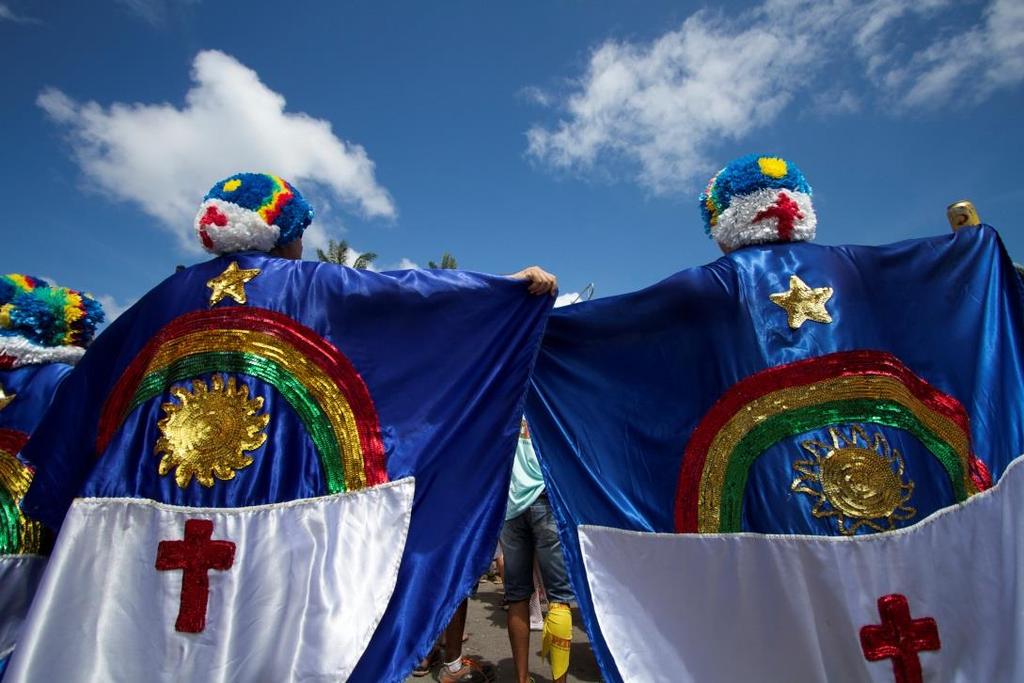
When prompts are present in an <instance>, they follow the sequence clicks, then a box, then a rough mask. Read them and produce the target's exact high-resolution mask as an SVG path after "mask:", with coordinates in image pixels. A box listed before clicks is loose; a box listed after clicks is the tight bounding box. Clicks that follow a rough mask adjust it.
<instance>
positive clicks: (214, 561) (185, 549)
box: [156, 519, 235, 633]
mask: <svg viewBox="0 0 1024 683" xmlns="http://www.w3.org/2000/svg"><path fill="white" fill-rule="evenodd" d="M211 536H213V522H212V521H210V520H208V519H190V520H187V521H186V522H185V539H184V540H182V541H160V545H159V547H158V548H157V551H156V568H157V569H159V570H161V571H169V570H175V569H180V570H182V576H181V603H180V605H179V607H178V620H177V621H176V622H175V623H174V628H175V629H176V630H178V631H181V632H183V633H200V632H202V630H203V629H204V628H206V606H207V603H208V602H209V598H210V577H209V576H208V575H207V572H209V571H210V570H211V569H217V570H220V571H224V570H226V569H230V568H231V565H232V564H234V562H235V544H234V543H232V542H231V541H211V540H210V537H211Z"/></svg>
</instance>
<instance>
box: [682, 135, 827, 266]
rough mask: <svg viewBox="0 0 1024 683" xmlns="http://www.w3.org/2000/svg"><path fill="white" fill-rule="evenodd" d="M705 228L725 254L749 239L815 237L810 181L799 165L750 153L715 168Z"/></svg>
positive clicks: (703, 199)
mask: <svg viewBox="0 0 1024 683" xmlns="http://www.w3.org/2000/svg"><path fill="white" fill-rule="evenodd" d="M700 210H701V214H702V215H703V217H704V230H705V232H707V233H708V234H709V235H710V236H711V237H713V238H714V240H715V241H716V242H718V244H719V246H720V247H721V248H722V250H723V251H725V252H726V253H728V252H730V251H733V250H734V249H739V248H740V247H745V246H748V245H751V244H764V243H767V242H799V241H810V240H813V239H814V232H815V227H816V226H817V224H818V219H817V216H815V215H814V206H813V205H812V204H811V186H810V185H809V184H808V183H807V179H806V178H804V174H803V173H801V172H800V169H799V168H797V166H796V164H793V163H791V162H789V161H786V160H785V159H782V158H780V157H773V156H765V155H759V154H750V155H747V156H745V157H740V158H739V159H734V160H733V161H731V162H729V164H728V165H727V166H726V167H725V168H723V169H722V170H721V171H719V172H718V173H716V174H715V175H714V177H712V178H711V181H710V182H709V183H708V187H707V189H706V190H704V194H702V195H701V196H700Z"/></svg>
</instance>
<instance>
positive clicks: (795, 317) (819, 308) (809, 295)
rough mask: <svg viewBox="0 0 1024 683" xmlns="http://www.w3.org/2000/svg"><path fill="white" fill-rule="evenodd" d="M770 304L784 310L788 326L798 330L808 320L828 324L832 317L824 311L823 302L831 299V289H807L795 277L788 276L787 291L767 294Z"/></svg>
mask: <svg viewBox="0 0 1024 683" xmlns="http://www.w3.org/2000/svg"><path fill="white" fill-rule="evenodd" d="M768 297H769V298H770V299H771V300H772V303H774V304H777V305H779V306H781V307H782V308H784V309H786V314H787V315H788V316H789V326H790V327H791V328H793V329H794V330H796V329H799V328H800V326H801V325H803V324H804V323H805V322H806V321H808V320H813V321H814V322H816V323H830V322H832V316H831V315H829V313H828V311H827V310H825V302H826V301H828V300H829V299H831V298H832V288H831V287H814V288H811V287H808V286H807V283H805V282H804V281H803V280H801V279H800V278H798V277H797V276H796V275H790V276H789V291H788V292H778V293H776V294H769V295H768Z"/></svg>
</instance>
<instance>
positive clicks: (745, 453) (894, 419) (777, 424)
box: [701, 398, 972, 533]
mask: <svg viewBox="0 0 1024 683" xmlns="http://www.w3.org/2000/svg"><path fill="white" fill-rule="evenodd" d="M851 422H852V423H857V422H864V423H868V424H876V425H886V426H889V427H895V428H896V429H901V430H903V431H906V432H910V433H911V434H913V435H914V436H915V437H916V438H917V440H918V441H920V442H921V443H922V444H924V445H925V447H926V448H927V449H928V450H929V451H931V453H932V455H934V456H935V459H936V460H938V461H939V463H940V464H941V465H942V467H943V469H944V470H945V471H946V476H948V477H949V481H950V485H951V486H952V488H953V495H954V499H955V500H956V501H957V502H960V501H963V500H965V499H966V498H967V496H968V492H967V490H966V487H965V482H966V481H972V480H970V477H969V476H966V475H965V473H964V471H963V468H962V464H961V462H960V459H959V457H958V456H957V454H956V452H955V451H954V450H953V449H952V448H951V447H950V446H949V444H947V443H945V442H944V441H942V440H941V439H939V438H938V437H937V436H936V435H935V434H934V433H932V431H931V430H929V429H928V428H926V427H924V426H923V425H922V424H921V422H920V420H918V419H917V417H916V416H915V415H914V414H913V412H911V411H910V409H909V408H907V407H905V406H903V405H902V404H900V403H897V402H896V401H886V400H879V399H876V398H856V399H851V400H848V401H836V402H835V403H819V404H815V405H810V406H807V407H805V408H798V409H797V410H789V411H786V412H784V413H779V414H778V415H773V416H772V417H770V418H768V419H767V420H765V421H764V422H760V423H758V425H757V426H756V427H754V428H753V429H752V430H750V432H748V433H747V435H746V436H745V437H743V440H742V441H740V443H739V445H737V446H736V450H735V451H733V454H732V456H731V457H730V458H729V467H728V468H727V471H726V475H725V483H724V484H723V485H722V495H721V503H720V506H719V509H720V512H719V514H720V516H721V521H720V522H719V528H718V529H714V530H712V529H701V531H719V532H723V533H729V532H736V531H741V530H742V529H741V518H742V513H743V493H744V491H745V490H746V487H747V477H748V475H749V473H750V467H751V465H753V463H754V461H755V460H757V458H758V457H760V455H761V454H762V453H764V452H765V451H766V450H768V448H770V447H771V446H772V444H774V443H777V442H779V441H781V440H782V439H785V438H787V437H792V436H796V435H798V434H804V433H806V432H809V431H811V430H814V429H820V428H822V427H825V426H827V425H834V424H842V423H851Z"/></svg>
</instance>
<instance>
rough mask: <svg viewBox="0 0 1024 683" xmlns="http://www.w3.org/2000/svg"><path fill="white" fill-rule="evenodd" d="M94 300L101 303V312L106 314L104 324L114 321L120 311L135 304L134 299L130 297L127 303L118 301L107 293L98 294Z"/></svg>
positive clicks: (122, 311)
mask: <svg viewBox="0 0 1024 683" xmlns="http://www.w3.org/2000/svg"><path fill="white" fill-rule="evenodd" d="M96 300H97V301H99V302H100V303H101V304H102V305H103V312H104V314H106V318H105V321H104V322H105V324H106V325H109V324H110V323H112V322H114V321H115V320H116V319H117V318H118V317H119V316H120V315H121V314H122V313H124V312H125V311H127V310H128V309H129V308H131V307H132V306H133V305H135V302H136V299H130V300H129V301H128V302H127V303H118V301H117V299H115V298H114V297H112V296H111V295H109V294H100V295H99V296H97V297H96Z"/></svg>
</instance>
